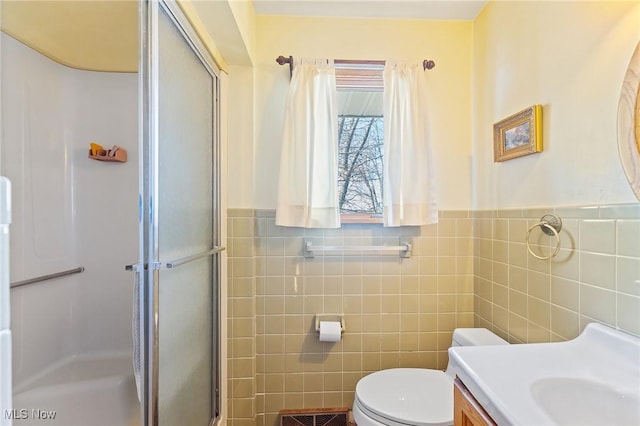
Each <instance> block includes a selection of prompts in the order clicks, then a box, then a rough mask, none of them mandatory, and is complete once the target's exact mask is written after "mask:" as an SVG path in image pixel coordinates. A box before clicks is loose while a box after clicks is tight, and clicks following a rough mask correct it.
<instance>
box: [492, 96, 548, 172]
mask: <svg viewBox="0 0 640 426" xmlns="http://www.w3.org/2000/svg"><path fill="white" fill-rule="evenodd" d="M536 152H542V105H533V106H531V107H529V108H527V109H525V110H522V111H520V112H518V113H516V114H513V115H511V116H509V117H507V118H505V119H504V120H500V121H498V122H497V123H496V124H494V125H493V161H495V162H501V161H506V160H511V159H512V158H517V157H522V156H525V155H529V154H535V153H536Z"/></svg>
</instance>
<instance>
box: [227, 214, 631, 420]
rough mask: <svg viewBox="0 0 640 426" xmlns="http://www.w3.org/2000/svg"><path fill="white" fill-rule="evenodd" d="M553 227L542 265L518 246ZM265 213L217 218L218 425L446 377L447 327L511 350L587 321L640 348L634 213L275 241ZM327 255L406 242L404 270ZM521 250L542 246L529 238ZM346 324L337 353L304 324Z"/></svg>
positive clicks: (360, 229)
mask: <svg viewBox="0 0 640 426" xmlns="http://www.w3.org/2000/svg"><path fill="white" fill-rule="evenodd" d="M549 212H554V213H556V214H558V215H559V216H560V217H561V218H562V219H563V229H562V231H561V233H560V238H561V250H560V252H559V254H558V256H557V257H556V258H555V259H553V260H551V261H540V260H537V259H535V258H534V257H533V256H531V255H529V254H528V252H527V248H526V245H525V239H524V236H525V234H526V232H527V229H528V228H529V227H530V226H532V225H534V224H535V223H537V222H538V221H539V219H540V217H541V216H542V215H544V214H546V213H549ZM273 216H274V215H273V211H255V210H236V209H232V210H230V211H229V221H228V229H229V241H228V246H229V276H230V278H229V283H228V285H229V300H228V308H229V359H228V366H229V382H228V386H229V395H230V399H229V401H228V404H229V413H230V420H229V424H231V425H233V426H238V425H240V426H244V425H263V424H266V425H275V424H277V421H278V417H277V413H278V411H279V410H280V409H282V408H310V407H327V406H350V405H351V404H352V402H353V392H354V389H355V384H356V382H357V381H358V379H360V378H361V377H362V376H364V375H366V374H368V373H370V372H373V371H376V370H379V369H381V368H390V367H399V366H403V367H412V366H415V367H426V368H445V367H446V363H447V354H446V350H447V348H448V347H449V344H450V341H451V333H452V331H453V329H454V328H455V327H463V326H472V325H474V324H475V326H485V327H488V328H490V329H492V330H494V331H495V332H496V333H497V334H499V335H501V336H503V337H505V338H507V339H508V340H510V341H511V342H545V341H557V340H566V339H570V338H573V337H575V336H576V335H577V334H578V333H579V332H580V331H581V330H582V328H583V327H584V325H585V324H587V323H588V322H591V321H599V322H603V323H606V324H610V325H613V326H615V327H618V328H621V329H623V330H625V331H628V332H631V333H634V334H640V284H638V283H637V280H640V204H633V205H618V206H595V207H582V208H555V209H554V208H550V209H534V210H498V211H478V212H472V213H471V212H466V211H445V212H441V219H440V222H439V223H438V224H437V225H431V226H425V227H421V228H417V227H416V228H400V229H391V228H383V227H382V226H381V225H344V226H343V228H342V229H338V230H304V229H295V228H281V227H277V226H275V224H274V217H273ZM305 239H309V240H311V241H312V242H313V243H314V244H326V245H345V246H349V245H368V244H376V245H377V244H397V243H398V242H399V241H400V240H402V241H404V240H407V241H410V242H411V244H412V246H413V256H412V257H411V258H410V259H400V257H399V256H397V255H395V254H393V253H388V254H373V255H371V256H369V255H363V254H362V253H355V254H350V255H347V254H343V253H329V254H325V255H324V256H322V255H317V256H316V257H315V258H313V259H306V258H304V256H303V255H302V247H303V241H304V240H305ZM531 242H532V249H533V250H536V252H537V253H539V254H546V253H548V250H549V249H550V248H551V244H552V243H554V241H552V240H551V239H550V238H548V237H546V236H542V234H541V233H540V232H539V230H538V229H534V230H533V231H532V233H531ZM323 312H324V313H344V315H345V320H346V328H347V330H346V332H345V334H344V337H343V339H342V341H341V342H339V343H336V344H332V343H321V342H319V341H318V339H317V334H316V332H315V331H314V330H313V319H314V315H315V314H316V313H323Z"/></svg>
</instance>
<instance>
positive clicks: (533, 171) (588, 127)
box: [472, 1, 640, 209]
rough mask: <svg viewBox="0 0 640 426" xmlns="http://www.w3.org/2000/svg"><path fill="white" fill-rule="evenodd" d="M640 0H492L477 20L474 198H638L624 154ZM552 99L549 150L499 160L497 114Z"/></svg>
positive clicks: (569, 201) (488, 201)
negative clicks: (622, 111)
mask: <svg viewBox="0 0 640 426" xmlns="http://www.w3.org/2000/svg"><path fill="white" fill-rule="evenodd" d="M638 40H640V2H638V1H624V2H612V1H606V2H539V1H530V2H521V1H518V2H506V1H492V2H490V3H489V4H488V5H487V6H486V7H485V8H484V9H483V11H482V12H481V13H480V15H479V16H478V17H477V18H476V20H475V21H474V29H473V41H474V54H473V79H474V84H473V91H474V94H473V98H474V102H473V106H474V110H473V117H474V120H473V134H474V136H473V139H474V142H473V155H474V163H473V173H474V174H473V181H474V186H473V189H472V194H473V198H474V201H473V207H474V208H478V209H487V208H510V207H532V206H557V205H565V206H566V205H585V204H604V203H625V202H634V201H637V200H636V198H635V197H634V195H633V193H632V192H631V189H630V187H629V185H628V183H627V181H626V179H625V177H624V174H623V171H622V166H621V165H620V160H619V158H618V149H617V139H616V116H617V108H618V99H619V96H620V89H621V86H622V79H623V77H624V73H625V71H626V68H627V66H628V64H629V59H630V58H631V54H632V53H633V50H634V48H635V45H636V43H637V42H638ZM533 104H542V105H543V108H544V109H543V115H544V119H543V125H544V130H543V136H544V151H543V152H542V153H540V154H534V155H530V156H527V157H523V158H517V159H514V160H510V161H507V162H505V163H494V162H493V135H492V129H493V123H495V122H497V121H499V120H501V119H503V118H505V117H507V116H509V115H511V114H513V113H515V112H517V111H520V110H522V109H524V108H527V107H529V106H531V105H533Z"/></svg>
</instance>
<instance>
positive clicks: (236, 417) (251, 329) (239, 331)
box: [227, 209, 256, 426]
mask: <svg viewBox="0 0 640 426" xmlns="http://www.w3.org/2000/svg"><path fill="white" fill-rule="evenodd" d="M254 241H255V215H254V211H253V210H236V209H233V210H229V211H228V218H227V246H228V250H229V253H228V262H229V264H228V277H229V278H228V292H227V294H228V300H227V312H228V313H227V315H228V322H227V327H228V355H227V356H228V359H227V371H228V381H227V394H228V395H229V399H228V401H227V403H228V413H229V420H228V422H227V423H228V424H229V426H249V425H255V424H256V423H255V420H256V398H255V397H256V310H255V306H256V298H255V296H256V291H255V289H256V285H255V283H256V279H255V248H254V246H255V244H254Z"/></svg>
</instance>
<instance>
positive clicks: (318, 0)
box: [253, 0, 488, 20]
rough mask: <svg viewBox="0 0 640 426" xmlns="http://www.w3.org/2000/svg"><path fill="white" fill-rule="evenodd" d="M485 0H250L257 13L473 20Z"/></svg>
mask: <svg viewBox="0 0 640 426" xmlns="http://www.w3.org/2000/svg"><path fill="white" fill-rule="evenodd" d="M487 1H488V0H408V1H407V0H253V5H254V8H255V11H256V13H257V14H261V15H297V16H331V17H351V18H408V19H446V20H473V19H474V18H475V17H476V16H477V15H478V13H479V12H480V10H481V9H482V8H483V7H484V5H485V4H486V3H487Z"/></svg>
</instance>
